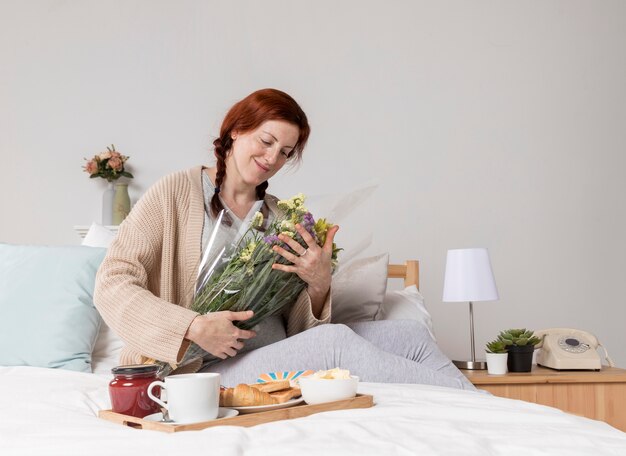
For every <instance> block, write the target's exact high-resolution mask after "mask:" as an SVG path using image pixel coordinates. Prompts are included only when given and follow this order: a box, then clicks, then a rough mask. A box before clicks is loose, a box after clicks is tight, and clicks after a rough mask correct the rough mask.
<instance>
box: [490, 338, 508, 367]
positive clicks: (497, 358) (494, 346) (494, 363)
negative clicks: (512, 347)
mask: <svg viewBox="0 0 626 456" xmlns="http://www.w3.org/2000/svg"><path fill="white" fill-rule="evenodd" d="M485 351H486V354H485V356H486V357H487V372H489V373H490V374H493V375H504V374H506V368H507V360H508V357H509V354H508V352H507V351H506V344H505V343H504V342H502V341H501V340H499V339H496V340H492V341H491V342H487V345H486V346H485Z"/></svg>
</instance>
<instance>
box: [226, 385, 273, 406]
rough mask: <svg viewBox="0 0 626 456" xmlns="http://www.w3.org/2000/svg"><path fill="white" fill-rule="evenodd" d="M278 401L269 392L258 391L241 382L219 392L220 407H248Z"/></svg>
mask: <svg viewBox="0 0 626 456" xmlns="http://www.w3.org/2000/svg"><path fill="white" fill-rule="evenodd" d="M277 403H278V402H277V401H276V399H274V398H273V397H272V396H270V395H269V393H266V392H263V391H259V390H258V389H256V388H252V387H251V386H250V385H246V384H245V383H242V384H240V385H237V386H236V387H234V388H227V389H226V390H224V391H222V392H221V394H220V405H221V406H222V407H248V406H252V405H271V404H277Z"/></svg>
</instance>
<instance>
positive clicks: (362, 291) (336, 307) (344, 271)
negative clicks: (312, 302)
mask: <svg viewBox="0 0 626 456" xmlns="http://www.w3.org/2000/svg"><path fill="white" fill-rule="evenodd" d="M388 266H389V254H388V253H383V254H381V255H377V256H373V257H368V258H359V259H356V260H352V261H350V262H349V263H346V264H344V265H340V266H339V269H337V272H336V273H335V274H334V276H333V285H332V301H333V309H332V317H331V321H332V323H351V322H354V321H372V320H374V318H375V317H376V314H378V312H379V311H380V307H381V305H382V303H383V299H384V297H385V291H386V290H387V269H388Z"/></svg>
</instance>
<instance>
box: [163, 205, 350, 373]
mask: <svg viewBox="0 0 626 456" xmlns="http://www.w3.org/2000/svg"><path fill="white" fill-rule="evenodd" d="M304 201H305V196H304V195H303V194H301V193H300V194H298V195H296V196H294V197H292V198H290V199H287V200H281V201H279V202H278V208H279V209H280V211H281V213H280V215H278V216H277V217H276V218H274V219H273V220H271V221H270V220H265V219H264V217H263V214H262V213H261V212H259V211H258V209H259V208H260V206H261V204H262V201H259V202H257V204H256V206H255V207H253V209H252V210H251V211H250V213H254V215H253V216H252V217H248V218H247V220H246V221H245V222H244V223H243V224H242V226H241V228H240V229H239V230H238V232H237V234H236V235H235V236H234V240H232V237H231V238H230V239H231V240H229V239H227V240H226V241H224V240H222V241H220V240H219V239H220V238H222V239H224V237H225V236H224V235H223V233H224V232H225V231H228V230H227V228H225V226H227V224H225V223H224V217H225V211H221V212H220V213H219V215H218V217H217V219H216V222H215V227H214V229H213V231H212V233H211V236H210V238H209V241H208V244H207V246H206V247H205V249H204V254H203V257H202V260H201V263H200V267H199V272H198V277H197V280H196V285H195V286H196V291H195V297H194V301H193V304H192V306H191V309H192V310H194V311H196V312H198V313H200V314H206V313H209V312H219V311H222V310H230V311H233V312H238V311H243V310H252V311H254V316H253V317H252V318H250V319H249V320H246V321H238V322H235V325H236V326H238V327H239V328H241V329H251V328H253V327H254V326H256V325H257V324H259V323H260V322H261V321H263V320H264V319H265V318H267V317H269V316H271V315H275V314H277V313H279V312H281V311H282V310H283V309H284V308H285V306H287V305H289V304H291V303H293V302H294V301H295V299H296V298H297V297H298V295H299V294H300V292H301V291H302V290H303V289H304V287H305V286H306V283H305V282H304V281H303V280H302V279H301V278H300V277H299V276H298V275H297V274H295V273H289V272H284V271H279V270H277V269H273V268H272V264H273V263H275V262H278V263H283V264H287V263H288V261H287V260H286V259H285V258H284V257H282V256H280V255H278V254H277V253H275V252H274V251H273V250H272V247H273V246H274V245H281V246H282V247H283V248H286V249H288V250H289V247H288V246H286V244H284V243H282V242H281V241H280V240H279V238H278V235H279V234H283V235H287V236H289V237H291V238H292V239H294V240H295V241H297V242H298V243H299V244H300V245H302V246H303V247H307V245H306V242H305V241H304V240H303V239H302V237H301V236H300V235H299V234H298V233H297V232H296V229H295V225H296V224H298V223H299V224H300V225H302V227H303V228H304V229H306V230H307V232H308V233H309V234H310V235H311V236H312V237H313V238H314V239H315V242H316V243H317V244H318V245H319V246H323V245H324V243H325V242H326V234H327V232H328V229H329V228H330V227H332V226H333V225H332V224H330V223H328V222H327V221H326V220H325V219H323V218H320V219H318V220H317V221H315V220H314V218H313V215H312V214H311V213H310V212H309V211H308V210H307V208H306V207H305V206H304ZM226 238H228V236H226ZM339 250H341V249H338V248H337V246H336V245H335V244H334V243H333V253H332V267H333V271H334V268H335V267H336V265H337V253H338V252H339ZM204 355H207V352H205V351H204V350H203V349H202V348H200V347H199V346H198V345H196V344H191V346H190V347H189V348H188V349H187V352H186V353H185V355H184V357H183V360H182V361H181V363H180V364H179V365H180V366H182V365H185V364H187V363H188V362H189V361H192V360H194V359H197V358H198V357H203V356H204ZM159 364H160V365H161V373H162V374H163V375H167V374H168V373H169V372H171V370H172V369H173V368H174V367H175V366H171V365H169V364H166V363H163V362H159Z"/></svg>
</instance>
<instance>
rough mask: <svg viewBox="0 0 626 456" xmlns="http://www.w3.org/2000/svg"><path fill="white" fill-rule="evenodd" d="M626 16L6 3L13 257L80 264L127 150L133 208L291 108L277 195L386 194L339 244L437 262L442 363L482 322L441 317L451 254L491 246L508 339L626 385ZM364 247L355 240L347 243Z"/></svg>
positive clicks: (1, 67) (4, 190)
mask: <svg viewBox="0 0 626 456" xmlns="http://www.w3.org/2000/svg"><path fill="white" fill-rule="evenodd" d="M625 80H626V2H623V1H619V0H616V1H570V0H559V1H535V2H510V1H500V0H498V1H473V2H467V1H447V2H434V1H433V2H423V1H422V2H416V1H402V2H401V1H397V2H385V1H382V0H380V1H357V0H351V1H343V2H336V1H330V0H324V1H319V0H318V1H316V2H305V1H278V0H265V1H263V2H257V1H239V2H226V1H222V2H218V1H200V0H197V1H191V0H187V1H176V2H174V1H171V2H165V1H148V0H144V1H107V2H103V1H53V0H46V1H29V2H21V1H19V0H0V154H1V159H2V160H1V163H2V177H1V178H0V211H1V213H2V221H1V223H0V241H5V242H12V243H37V244H44V243H46V244H76V243H78V242H79V239H78V237H77V235H76V233H75V232H74V231H73V230H72V226H73V225H76V224H89V223H90V222H91V221H92V220H96V221H98V220H100V198H101V192H102V190H103V188H104V182H97V181H93V180H91V181H90V180H89V179H88V178H87V175H86V174H84V173H83V172H82V171H81V166H82V164H83V160H82V159H83V157H91V156H92V155H93V154H95V153H97V152H99V151H101V150H103V148H104V147H105V146H106V145H107V144H110V143H114V144H115V145H116V146H117V148H118V149H119V150H120V151H122V152H123V153H125V154H127V155H130V156H131V159H130V161H129V164H130V165H131V168H132V169H131V171H132V172H133V173H134V174H135V176H136V178H135V179H134V180H133V181H132V185H131V194H132V196H133V198H137V197H138V196H140V195H141V193H142V192H144V191H145V189H146V188H147V187H148V186H150V185H151V184H152V183H153V182H154V181H155V180H156V179H157V178H159V177H160V176H162V175H164V174H167V173H169V172H171V171H173V170H177V169H182V168H186V167H188V166H191V165H194V164H198V163H202V162H208V160H209V157H210V156H211V154H210V152H209V147H210V144H211V141H212V139H213V137H214V135H215V134H217V132H218V128H219V124H220V121H221V118H222V116H223V115H224V113H225V111H226V110H227V109H228V107H229V106H230V105H231V104H232V103H233V102H234V101H236V100H238V99H240V98H241V97H243V96H245V95H247V94H248V93H249V92H251V91H253V90H255V89H258V88H262V87H277V88H281V89H283V90H285V91H287V92H289V93H290V94H292V95H293V96H294V97H295V98H296V99H297V100H298V101H299V102H300V103H301V105H302V106H303V108H304V109H305V111H306V112H307V114H308V115H309V118H310V120H311V123H312V127H313V134H312V137H311V140H310V146H309V147H308V150H307V151H306V153H305V159H304V163H303V165H302V166H301V167H300V168H299V169H298V170H294V171H291V172H288V173H284V174H283V175H282V176H279V177H277V178H275V180H274V181H273V182H272V184H271V187H270V190H271V191H272V192H273V193H275V194H278V195H283V196H286V195H290V194H292V193H294V192H296V191H303V192H305V193H309V194H315V193H326V192H339V191H345V190H349V189H352V188H354V187H356V186H358V185H360V184H361V183H363V182H366V181H369V180H371V179H373V178H377V179H378V181H379V182H380V187H379V189H378V191H377V192H376V193H375V194H374V196H373V197H372V198H371V199H370V200H369V201H368V203H367V206H366V207H364V208H362V210H360V211H358V212H357V213H355V214H353V216H352V218H351V220H350V222H349V223H347V224H346V225H344V230H343V231H342V232H341V231H340V235H339V236H338V242H339V243H341V242H342V241H341V240H342V236H343V239H344V240H345V242H347V241H348V240H349V239H353V238H356V237H359V236H361V235H364V234H367V233H369V232H372V233H373V234H374V243H373V245H372V247H371V248H370V250H369V252H371V253H376V252H379V251H383V250H387V251H389V252H390V253H391V257H392V260H394V261H397V262H398V261H403V260H405V259H407V258H418V259H420V260H421V268H422V269H421V272H422V291H423V293H424V294H425V296H426V298H427V303H428V307H429V309H430V311H431V312H432V314H433V317H434V321H435V325H436V331H437V334H438V336H439V342H440V345H441V347H442V349H443V350H444V351H445V352H446V353H447V354H448V355H449V356H451V357H453V358H460V359H463V358H467V357H468V355H469V349H468V339H469V334H468V317H467V305H464V304H462V303H461V304H448V303H445V304H444V303H442V302H441V289H442V282H443V271H444V266H445V254H446V250H447V249H448V248H457V247H474V246H484V247H488V248H489V250H490V252H491V259H492V264H493V268H494V271H495V274H496V279H497V283H498V287H499V291H500V296H501V299H500V301H498V302H493V303H478V304H476V306H475V310H476V312H475V313H476V338H477V344H478V346H479V347H481V348H482V344H483V343H484V342H485V341H487V339H489V338H493V337H494V336H495V335H496V334H497V332H498V331H499V330H500V329H504V328H507V327H521V326H527V327H530V328H534V329H538V328H542V327H550V326H568V327H579V328H584V329H588V330H590V331H592V332H594V333H596V334H598V335H599V337H600V339H601V340H602V341H604V342H605V344H606V346H607V347H608V349H609V352H611V353H612V354H613V355H614V358H615V359H616V360H617V361H618V363H619V364H620V365H621V366H625V367H626V336H625V333H624V330H623V325H624V321H625V320H626V318H625V317H626V300H625V298H624V292H623V289H624V287H623V283H624V274H625V273H626V242H625V241H624V234H625V233H626V210H625V205H624V195H625V194H626V179H624V176H623V174H624V170H625V169H626V158H625V152H626V150H625V147H624V146H625V144H626V85H625V84H624V81H625ZM348 227H349V229H348Z"/></svg>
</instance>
